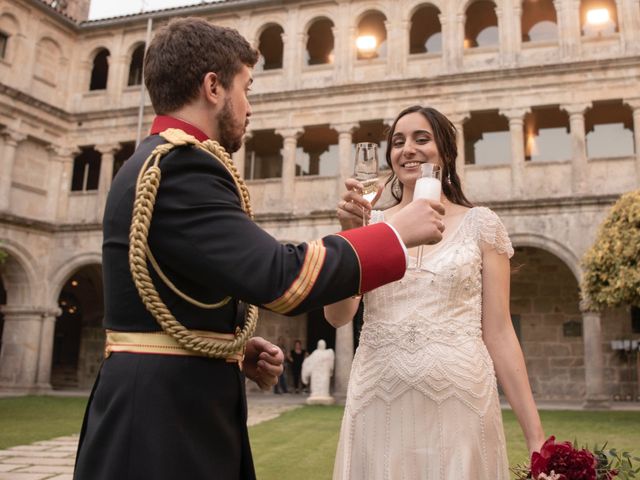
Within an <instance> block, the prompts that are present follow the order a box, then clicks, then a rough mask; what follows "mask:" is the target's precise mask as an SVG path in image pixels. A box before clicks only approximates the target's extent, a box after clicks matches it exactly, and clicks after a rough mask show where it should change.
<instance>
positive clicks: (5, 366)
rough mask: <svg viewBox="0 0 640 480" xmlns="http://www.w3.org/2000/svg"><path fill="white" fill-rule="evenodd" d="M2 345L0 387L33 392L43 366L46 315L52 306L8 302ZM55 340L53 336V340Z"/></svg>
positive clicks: (5, 309)
mask: <svg viewBox="0 0 640 480" xmlns="http://www.w3.org/2000/svg"><path fill="white" fill-rule="evenodd" d="M0 310H1V311H2V313H3V314H4V329H3V332H2V347H0V388H7V389H15V390H21V391H28V392H33V391H35V390H37V386H36V381H37V379H38V370H39V367H40V363H39V362H40V358H39V352H40V346H41V333H42V315H43V312H47V311H48V309H46V308H42V307H34V306H26V305H25V306H22V305H21V306H14V305H4V306H2V307H0ZM51 340H52V341H53V336H52V339H51Z"/></svg>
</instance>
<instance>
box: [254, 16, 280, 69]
mask: <svg viewBox="0 0 640 480" xmlns="http://www.w3.org/2000/svg"><path fill="white" fill-rule="evenodd" d="M283 33H284V30H283V29H282V27H281V26H280V25H270V26H268V27H267V28H265V29H264V31H263V32H262V33H261V34H260V42H259V44H258V50H259V51H260V55H261V57H262V58H261V59H260V61H259V64H261V66H262V70H277V69H279V68H282V53H283V51H284V43H283V41H282V34H283Z"/></svg>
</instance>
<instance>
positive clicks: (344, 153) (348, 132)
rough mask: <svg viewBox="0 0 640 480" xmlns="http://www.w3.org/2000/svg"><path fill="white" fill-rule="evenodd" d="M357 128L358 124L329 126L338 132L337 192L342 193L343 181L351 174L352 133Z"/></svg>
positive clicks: (352, 160)
mask: <svg viewBox="0 0 640 480" xmlns="http://www.w3.org/2000/svg"><path fill="white" fill-rule="evenodd" d="M358 126H359V124H358V123H337V124H332V125H331V128H332V129H334V130H335V131H336V132H338V153H339V155H340V165H339V168H338V192H343V191H344V181H345V180H346V179H347V178H349V177H350V176H351V175H352V174H353V162H354V159H353V157H352V145H353V132H354V130H355V129H356V128H358Z"/></svg>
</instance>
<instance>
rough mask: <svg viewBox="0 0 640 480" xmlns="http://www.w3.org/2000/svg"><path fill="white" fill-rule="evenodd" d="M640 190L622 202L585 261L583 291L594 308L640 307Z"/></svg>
mask: <svg viewBox="0 0 640 480" xmlns="http://www.w3.org/2000/svg"><path fill="white" fill-rule="evenodd" d="M639 262H640V190H638V191H635V192H629V193H627V194H625V195H623V196H622V197H620V198H619V199H618V201H617V202H616V203H615V205H614V206H613V207H612V208H611V211H610V212H609V215H608V216H607V218H606V219H605V221H604V223H603V224H602V225H601V226H600V229H599V231H598V236H597V238H596V241H595V243H594V244H593V246H592V247H591V248H590V249H589V250H588V251H587V253H586V254H585V256H584V258H583V259H582V266H583V268H584V275H583V278H582V292H583V297H584V298H585V300H587V301H588V302H590V303H591V306H593V307H595V308H598V309H601V308H603V307H620V306H625V305H634V306H637V307H640V265H638V264H639Z"/></svg>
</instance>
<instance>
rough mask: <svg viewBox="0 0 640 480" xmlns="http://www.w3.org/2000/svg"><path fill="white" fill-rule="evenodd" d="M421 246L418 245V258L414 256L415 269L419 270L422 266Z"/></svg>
mask: <svg viewBox="0 0 640 480" xmlns="http://www.w3.org/2000/svg"><path fill="white" fill-rule="evenodd" d="M422 247H423V245H418V258H416V270H420V269H421V268H422Z"/></svg>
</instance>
